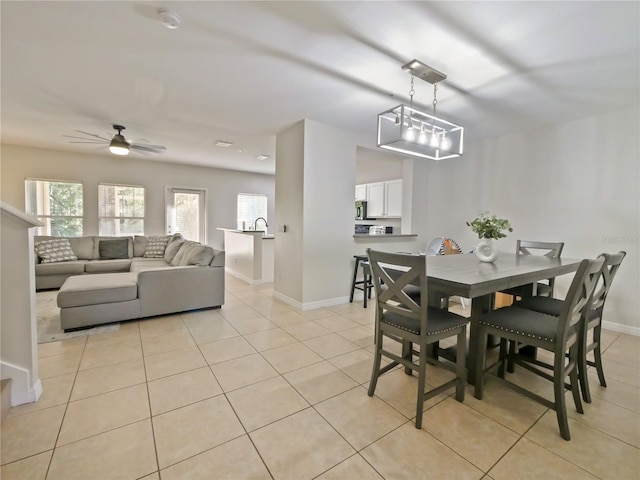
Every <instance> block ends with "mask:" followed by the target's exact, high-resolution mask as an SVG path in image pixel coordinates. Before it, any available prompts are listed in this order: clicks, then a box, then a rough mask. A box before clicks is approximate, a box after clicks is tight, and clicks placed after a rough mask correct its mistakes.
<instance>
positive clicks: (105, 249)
mask: <svg viewBox="0 0 640 480" xmlns="http://www.w3.org/2000/svg"><path fill="white" fill-rule="evenodd" d="M98 248H99V251H100V260H112V259H117V258H129V239H128V238H122V239H119V240H100V245H99V247H98Z"/></svg>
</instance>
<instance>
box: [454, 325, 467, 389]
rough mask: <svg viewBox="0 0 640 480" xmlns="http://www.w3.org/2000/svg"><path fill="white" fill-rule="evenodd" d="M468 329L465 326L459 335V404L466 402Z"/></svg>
mask: <svg viewBox="0 0 640 480" xmlns="http://www.w3.org/2000/svg"><path fill="white" fill-rule="evenodd" d="M466 348H467V327H466V326H463V327H462V331H461V332H460V333H458V343H457V345H456V376H457V377H458V382H457V383H456V400H457V401H459V402H463V401H464V388H465V386H466V384H467V369H466V364H467V355H466V351H465V350H466Z"/></svg>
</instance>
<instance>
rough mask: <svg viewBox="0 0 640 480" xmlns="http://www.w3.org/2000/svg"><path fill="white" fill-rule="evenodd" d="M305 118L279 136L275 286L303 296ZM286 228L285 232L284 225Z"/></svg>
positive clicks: (291, 295) (287, 295)
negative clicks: (283, 230)
mask: <svg viewBox="0 0 640 480" xmlns="http://www.w3.org/2000/svg"><path fill="white" fill-rule="evenodd" d="M303 176H304V121H300V122H298V123H296V124H295V125H293V126H291V127H289V128H288V129H286V130H285V131H283V132H281V133H279V134H278V136H277V137H276V182H275V183H276V228H275V229H272V232H274V233H275V235H276V239H275V242H276V243H275V253H274V257H275V259H274V264H275V265H274V271H275V278H274V280H273V290H274V292H278V293H279V294H281V295H283V296H284V297H285V298H288V299H294V300H295V301H297V302H301V301H302V300H301V299H302V278H301V275H302V274H301V271H302V261H303V259H302V257H303V253H302V235H303V230H302V228H303V225H302V214H303V194H304V190H303ZM283 228H286V232H282V229H283Z"/></svg>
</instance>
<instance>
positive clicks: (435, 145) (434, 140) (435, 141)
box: [429, 129, 440, 148]
mask: <svg viewBox="0 0 640 480" xmlns="http://www.w3.org/2000/svg"><path fill="white" fill-rule="evenodd" d="M439 143H440V142H439V141H438V135H436V131H435V129H434V130H432V131H431V141H430V142H429V145H430V146H432V147H433V148H438V144H439Z"/></svg>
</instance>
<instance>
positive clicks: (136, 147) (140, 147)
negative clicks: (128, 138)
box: [129, 143, 167, 153]
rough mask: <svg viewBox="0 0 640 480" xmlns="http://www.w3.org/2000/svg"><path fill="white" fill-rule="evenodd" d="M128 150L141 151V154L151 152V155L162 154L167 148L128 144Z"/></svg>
mask: <svg viewBox="0 0 640 480" xmlns="http://www.w3.org/2000/svg"><path fill="white" fill-rule="evenodd" d="M129 148H132V149H134V150H141V151H143V152H152V153H164V152H166V151H167V147H165V146H163V145H143V144H140V143H131V144H129Z"/></svg>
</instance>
